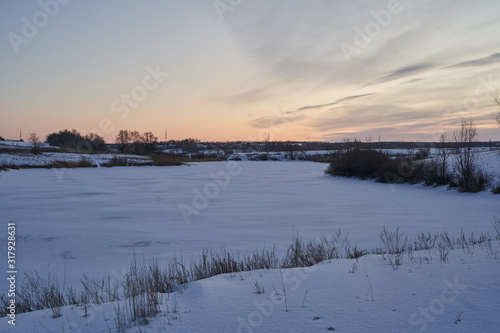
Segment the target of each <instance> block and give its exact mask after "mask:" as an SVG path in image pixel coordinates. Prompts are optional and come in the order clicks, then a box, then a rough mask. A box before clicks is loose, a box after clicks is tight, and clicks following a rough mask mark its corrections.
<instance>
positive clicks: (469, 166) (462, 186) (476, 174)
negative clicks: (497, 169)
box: [453, 119, 490, 192]
mask: <svg viewBox="0 0 500 333" xmlns="http://www.w3.org/2000/svg"><path fill="white" fill-rule="evenodd" d="M453 139H454V141H455V142H456V143H457V148H456V151H455V155H454V157H455V171H456V173H457V177H458V179H457V185H458V188H459V190H461V191H463V192H479V191H482V190H484V189H485V187H486V185H487V184H488V182H489V180H490V176H489V175H487V174H486V173H485V172H483V171H482V170H481V168H480V167H479V165H478V164H479V161H478V156H477V154H476V151H475V150H474V143H475V142H476V141H477V129H476V127H475V126H474V123H473V122H472V120H465V119H462V124H461V126H460V127H459V128H457V129H456V130H455V132H453Z"/></svg>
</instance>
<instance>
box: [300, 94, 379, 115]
mask: <svg viewBox="0 0 500 333" xmlns="http://www.w3.org/2000/svg"><path fill="white" fill-rule="evenodd" d="M370 95H375V94H374V93H370V94H362V95H351V96H347V97H344V98H340V99H338V100H336V101H335V102H332V103H327V104H319V105H309V106H303V107H301V108H298V109H297V111H303V110H310V109H321V108H324V107H327V106H333V105H337V104H339V103H342V102H347V101H352V100H353V99H358V98H361V97H365V96H370Z"/></svg>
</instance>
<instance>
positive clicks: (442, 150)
mask: <svg viewBox="0 0 500 333" xmlns="http://www.w3.org/2000/svg"><path fill="white" fill-rule="evenodd" d="M446 142H447V134H446V133H443V134H441V135H440V136H439V148H438V155H437V161H438V164H439V169H440V172H439V173H440V174H439V178H440V180H439V183H441V184H446V183H448V181H449V177H448V158H449V157H450V152H449V150H447V147H446Z"/></svg>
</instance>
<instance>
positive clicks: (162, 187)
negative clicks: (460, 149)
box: [0, 152, 500, 332]
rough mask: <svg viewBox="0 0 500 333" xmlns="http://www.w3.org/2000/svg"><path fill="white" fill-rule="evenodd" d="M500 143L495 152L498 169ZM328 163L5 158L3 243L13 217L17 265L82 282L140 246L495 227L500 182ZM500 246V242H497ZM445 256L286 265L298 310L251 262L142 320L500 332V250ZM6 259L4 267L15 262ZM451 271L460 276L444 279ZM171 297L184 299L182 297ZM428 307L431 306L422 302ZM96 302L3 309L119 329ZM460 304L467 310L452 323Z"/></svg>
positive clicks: (64, 325)
mask: <svg viewBox="0 0 500 333" xmlns="http://www.w3.org/2000/svg"><path fill="white" fill-rule="evenodd" d="M495 154H497V153H496V152H491V156H487V157H485V158H486V159H487V161H489V162H488V163H490V164H489V165H491V167H489V168H491V170H493V171H496V172H498V170H499V169H500V168H498V166H499V165H500V163H498V154H497V155H495ZM325 168H326V165H325V164H317V163H311V162H270V161H268V162H234V161H233V162H214V163H200V164H192V165H190V166H178V167H125V168H111V169H108V168H89V169H60V170H55V169H53V170H45V169H33V170H18V171H9V172H2V173H0V177H1V178H0V211H1V212H2V220H3V221H4V229H5V232H2V233H1V238H0V244H1V252H2V253H6V236H5V235H6V231H7V222H9V221H15V222H16V227H17V247H16V251H17V265H18V270H19V271H20V272H22V271H23V270H24V271H28V272H33V271H35V270H36V271H38V272H39V273H41V274H44V273H45V274H46V273H47V272H48V271H49V270H50V271H51V272H53V273H57V275H58V276H59V277H60V279H61V280H63V279H64V280H65V283H66V284H68V285H69V284H71V285H73V286H74V287H77V288H79V287H80V282H79V280H80V278H81V277H82V273H83V272H85V273H86V274H87V275H88V276H89V277H91V278H95V279H100V278H102V277H103V276H104V275H105V274H106V273H107V272H110V275H111V276H112V278H114V279H116V280H117V281H121V280H122V278H123V273H124V272H125V271H126V269H127V267H128V265H129V264H130V260H131V259H132V256H133V254H134V253H137V254H138V255H139V256H140V257H141V258H142V257H144V259H146V260H149V259H152V258H155V259H157V260H160V261H165V262H166V261H169V260H171V259H173V258H174V257H176V258H178V259H180V258H183V260H184V261H185V262H186V263H189V261H190V259H191V258H197V257H198V256H199V254H200V253H201V251H202V250H203V249H204V248H211V249H220V248H221V247H225V248H226V249H228V250H230V251H234V252H235V253H236V252H237V251H239V253H240V254H244V253H248V252H254V251H255V249H262V248H271V247H273V245H276V247H277V250H278V252H279V253H281V254H283V253H284V252H285V251H286V247H287V246H288V245H289V244H290V242H291V239H292V237H293V233H294V232H295V233H298V234H299V235H300V236H301V237H302V238H303V239H304V240H310V239H311V240H313V239H315V238H317V237H319V236H322V235H326V236H328V235H331V234H334V233H336V232H337V230H338V229H339V228H341V229H342V231H343V232H347V233H349V239H350V240H351V243H358V245H359V246H360V247H361V248H365V249H372V248H374V247H375V246H377V245H379V237H378V235H379V233H380V231H381V230H382V228H383V227H384V226H386V227H388V228H396V227H401V229H402V230H403V231H404V232H405V233H406V234H408V235H410V236H412V235H413V236H414V235H416V234H418V233H420V232H425V233H427V232H431V233H437V232H443V231H447V232H448V233H449V234H450V235H452V236H457V235H459V233H460V231H461V230H462V229H463V230H464V231H465V232H466V233H470V232H475V233H493V232H494V230H493V227H492V225H491V221H492V219H493V217H494V216H498V215H500V213H499V212H498V210H499V209H500V200H499V196H498V195H496V196H495V195H493V194H491V193H489V192H483V193H476V194H461V193H457V192H456V191H448V190H446V189H445V188H443V187H441V188H425V187H421V186H415V185H388V184H379V183H375V182H372V181H361V180H354V179H342V178H334V177H331V176H326V175H324V174H323V171H324V169H325ZM497 177H498V174H497ZM494 246H495V249H496V251H500V249H499V247H498V246H499V244H498V242H497V243H495V244H494ZM419 255H420V256H422V257H424V256H428V254H427V252H425V253H421V254H419ZM499 255H500V253H499ZM433 257H434V260H433V261H432V262H431V263H430V264H427V263H424V264H418V263H416V262H408V260H406V262H405V263H404V265H403V266H401V267H400V268H399V269H398V270H393V268H392V267H391V266H389V265H387V264H386V263H385V262H384V261H383V260H382V258H381V257H380V256H375V255H371V256H367V257H363V258H361V259H360V260H359V263H358V264H357V265H358V268H357V272H356V273H353V274H349V273H348V271H349V270H350V269H352V267H353V265H354V263H355V261H353V260H338V261H332V262H331V263H323V264H321V265H318V266H316V267H311V268H307V269H291V270H287V271H286V272H285V273H284V275H287V276H288V275H289V276H288V280H287V281H285V282H286V284H287V288H288V291H287V294H288V295H287V296H288V306H289V309H290V311H289V312H285V311H284V305H283V304H282V303H280V302H279V301H277V300H276V299H275V297H276V295H275V293H274V290H273V285H274V286H275V287H276V288H278V287H279V286H280V283H281V279H280V273H279V271H275V270H271V271H254V272H246V273H244V274H243V275H242V277H243V280H241V278H240V277H239V276H237V277H230V276H228V275H224V276H217V277H214V278H211V279H207V280H203V281H198V282H194V283H191V284H189V285H188V286H187V288H186V290H185V291H183V292H182V293H178V294H177V295H176V298H175V300H176V302H177V304H178V309H179V313H178V318H177V319H172V320H171V325H168V318H169V317H166V316H164V315H159V316H158V317H157V318H156V319H154V320H151V323H150V325H149V326H147V327H146V328H145V330H144V328H142V332H157V331H159V332H165V331H166V332H322V331H326V330H327V329H328V328H329V327H333V328H335V330H336V331H341V332H403V331H407V332H415V331H417V330H418V329H423V328H425V330H420V331H427V332H444V331H460V332H495V331H496V328H497V327H499V326H500V318H499V317H498V315H497V313H498V311H499V310H500V309H499V303H498V298H499V297H500V266H499V259H498V258H492V256H491V255H488V254H487V253H486V251H484V250H482V249H476V251H475V252H474V253H473V254H470V253H463V251H461V250H460V251H453V252H452V253H451V254H450V260H449V263H447V264H444V265H443V266H441V264H440V261H439V254H437V253H434V254H433ZM5 261H6V260H5ZM2 267H3V270H4V271H5V272H6V271H7V269H6V263H4V264H2ZM365 272H366V274H365ZM366 275H368V278H367V277H366ZM18 276H19V277H21V276H22V275H21V274H19V275H18ZM0 281H1V282H0V288H1V290H2V291H4V290H7V289H8V288H7V287H8V283H7V281H6V280H5V279H3V280H0ZM255 281H259V283H262V284H263V285H264V287H265V293H264V294H260V295H257V294H255V293H254V291H255V288H254V283H255ZM447 281H448V282H447ZM19 282H21V281H19ZM450 283H451V285H455V289H453V288H452V289H451V291H446V290H447V289H446V288H448V287H447V286H449V285H450ZM370 284H371V290H372V291H373V301H372V300H371V295H370V296H369V288H370V287H369V285H370ZM462 286H466V287H467V288H466V289H465V290H463V288H462ZM450 288H451V287H450ZM443 290H445V291H444V292H443ZM305 291H307V295H306V298H305V301H304V306H303V307H302V303H303V298H304V295H305ZM453 295H455V297H454V296H453ZM166 297H167V296H165V298H166ZM170 297H173V296H170ZM169 302H170V305H169V306H170V307H172V302H173V299H172V298H171V299H170V301H169ZM263 304H264V305H263ZM270 304H273V306H271V305H270ZM163 306H165V305H163ZM426 307H427V308H429V307H430V309H431V310H430V311H431V312H430V313H425V314H423V315H422V314H420V309H424V308H426ZM271 308H272V309H271ZM93 311H94V312H93V316H89V317H86V318H84V317H83V315H82V310H81V309H79V308H77V307H73V308H71V307H66V308H64V309H63V316H62V317H60V318H57V319H53V318H52V317H51V315H50V313H49V312H50V310H43V311H38V312H36V313H29V314H21V315H18V316H17V320H16V323H17V325H16V327H13V326H11V325H9V324H8V323H7V319H6V318H3V319H1V320H0V331H2V332H4V331H5V332H47V331H48V332H108V326H109V327H110V328H111V331H112V332H114V331H115V328H114V326H115V322H114V320H113V317H114V308H113V305H112V304H107V305H102V306H98V307H96V308H95V309H94V310H93ZM422 311H424V310H422ZM460 312H462V315H461V321H459V322H457V324H454V321H455V320H456V317H457V315H458V313H460ZM414 313H416V314H417V315H414ZM315 317H319V319H318V320H314V318H315ZM104 318H106V319H107V321H105V319H104ZM424 323H426V324H425V325H424ZM424 326H425V327H424ZM138 329H139V328H138V327H132V328H131V329H130V331H131V332H136V331H138Z"/></svg>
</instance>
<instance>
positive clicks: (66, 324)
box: [0, 243, 500, 333]
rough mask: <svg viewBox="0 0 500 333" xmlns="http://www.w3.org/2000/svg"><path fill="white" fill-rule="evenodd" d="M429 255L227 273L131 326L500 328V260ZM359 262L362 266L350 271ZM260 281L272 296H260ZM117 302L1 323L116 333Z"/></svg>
mask: <svg viewBox="0 0 500 333" xmlns="http://www.w3.org/2000/svg"><path fill="white" fill-rule="evenodd" d="M495 246H496V248H497V250H498V249H499V244H498V243H496V244H495ZM431 254H432V256H433V260H432V261H431V262H430V263H426V262H425V263H422V264H421V263H419V262H416V261H410V260H408V259H406V258H405V262H404V263H403V265H402V266H399V268H398V269H397V270H394V269H393V268H392V267H391V266H389V265H387V264H385V263H384V261H383V260H382V258H381V256H378V255H370V256H365V257H362V258H360V259H359V261H355V260H334V261H331V262H323V263H321V264H319V265H316V266H313V267H308V268H295V269H286V270H282V276H283V280H282V279H281V275H280V272H279V271H278V270H258V271H252V272H244V273H242V274H241V276H239V275H236V276H235V275H228V274H225V275H219V276H216V277H213V278H210V279H206V280H201V281H197V282H194V283H190V284H189V285H188V286H187V287H186V288H185V289H183V290H180V291H179V292H176V293H175V294H174V295H172V294H171V295H166V294H165V295H163V304H162V306H161V310H162V313H161V314H159V315H158V316H156V317H154V318H150V319H149V324H148V325H147V327H146V328H144V327H142V328H140V327H138V326H132V327H130V328H129V329H128V330H127V332H144V331H146V332H190V333H196V332H200V333H201V332H327V331H328V329H329V328H330V327H332V328H334V329H335V331H338V332H424V331H425V332H451V331H453V332H497V330H498V327H499V325H500V318H499V317H498V296H499V295H500V278H499V272H500V270H499V263H498V258H496V259H495V258H493V257H491V256H489V255H488V254H487V252H486V251H484V250H483V249H479V248H478V249H476V250H475V251H473V252H471V253H465V252H464V251H462V250H454V251H452V252H451V253H450V255H449V263H444V264H441V263H440V260H439V254H437V253H436V252H433V253H431ZM427 255H428V252H427V251H425V252H416V253H414V256H415V257H416V258H418V257H419V256H427ZM353 265H356V266H357V269H356V271H355V272H354V273H350V271H351V270H352V268H353ZM256 281H257V282H258V283H259V284H261V285H263V287H264V293H261V294H257V293H256V292H255V287H254V284H255V282H256ZM282 281H283V282H282ZM282 283H284V284H285V290H286V295H287V299H286V301H287V308H288V311H286V308H285V304H284V302H285V298H284V295H283V292H282V289H283V288H282ZM273 286H274V287H275V288H276V289H277V290H278V292H279V294H280V295H279V296H278V295H277V294H276V292H275V291H274V289H273ZM372 294H373V300H372ZM167 304H168V307H167ZM116 306H117V304H101V305H94V306H92V307H90V308H89V309H88V316H87V317H84V310H83V308H80V307H77V306H66V307H64V308H62V313H63V316H62V317H60V318H56V319H54V318H52V317H51V311H50V310H42V311H37V312H32V313H27V314H21V315H19V316H18V318H17V324H16V327H15V328H13V327H12V326H9V325H8V324H7V323H6V320H2V321H0V329H1V330H2V332H46V331H48V332H61V331H62V332H81V333H84V332H89V333H91V332H108V327H109V328H110V329H111V331H112V332H114V331H115V325H116V324H115V322H114V320H113V319H112V318H113V317H114V315H115V307H116ZM175 307H176V308H177V314H172V310H173V309H174V308H175ZM458 318H460V321H458V322H457V319H458ZM42 328H43V329H42ZM139 329H141V331H139Z"/></svg>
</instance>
